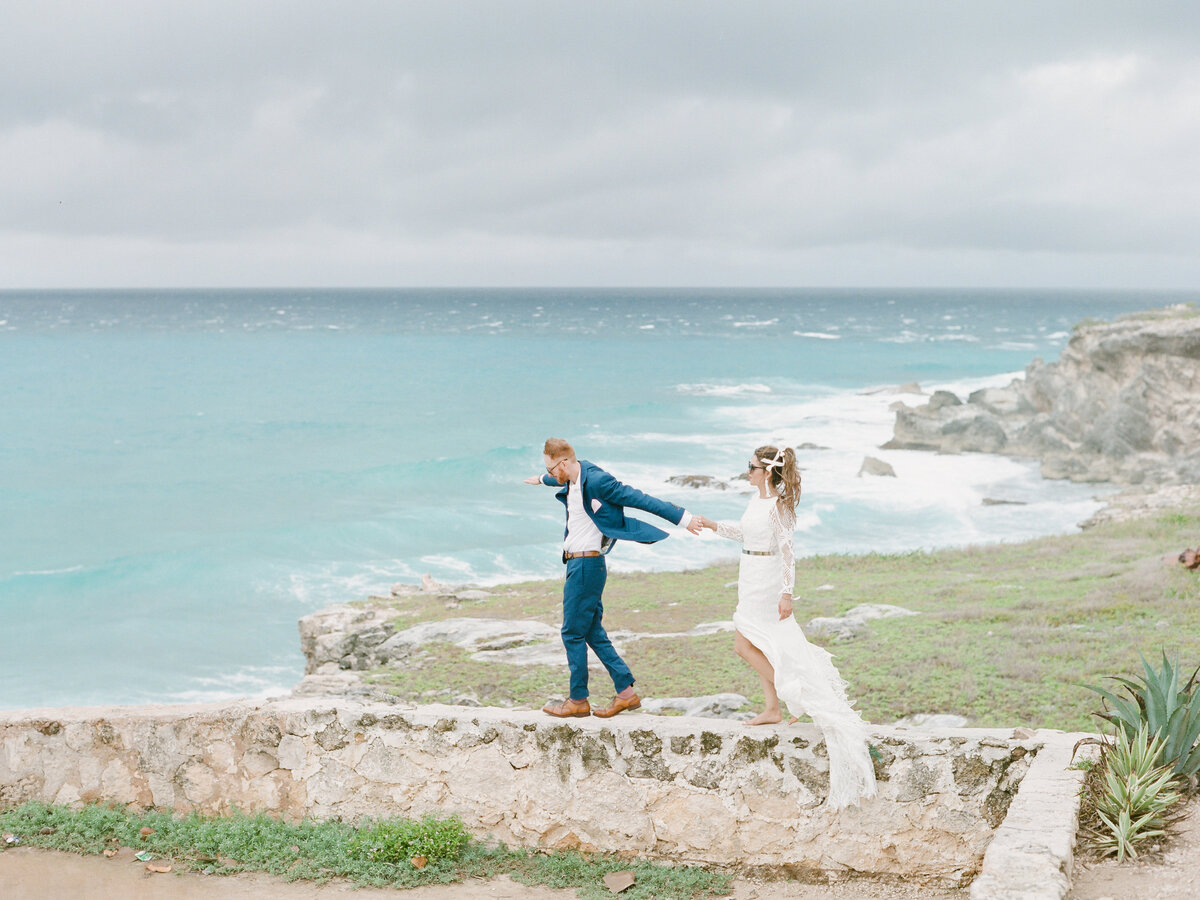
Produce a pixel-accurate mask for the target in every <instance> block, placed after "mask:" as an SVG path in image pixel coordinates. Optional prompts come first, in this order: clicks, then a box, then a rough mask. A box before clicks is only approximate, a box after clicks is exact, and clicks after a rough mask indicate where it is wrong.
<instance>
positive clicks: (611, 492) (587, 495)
mask: <svg viewBox="0 0 1200 900" xmlns="http://www.w3.org/2000/svg"><path fill="white" fill-rule="evenodd" d="M542 484H544V485H547V486H549V487H558V488H559V491H558V493H557V494H556V495H555V496H556V497H557V498H558V499H559V500H560V501H562V505H563V507H564V508H565V507H566V505H567V491H568V490H569V488H570V485H569V484H564V485H562V486H561V487H559V482H558V481H557V480H556V479H554V478H553V477H551V476H550V475H543V476H542ZM579 486H580V488H582V489H583V508H584V511H585V512H587V514H588V517H589V518H590V519H591V520H592V521H593V522H595V523H596V527H597V528H599V529H600V533H601V534H602V535H604V537H605V539H606V540H605V541H604V546H603V547H602V548H601V549H602V550H603V552H605V553H607V552H608V551H609V550H611V549H612V545H613V544H615V543H616V542H617V541H618V540H622V541H637V542H638V543H639V544H653V543H654V542H655V541H661V540H662V539H663V538H665V537H668V535H667V533H666V532H665V531H663V530H662V529H661V528H655V527H654V526H653V525H647V524H646V523H645V522H640V521H638V520H637V519H631V518H626V516H625V507H626V506H632V507H633V508H634V509H642V510H645V511H646V512H648V513H653V514H654V515H656V516H658V517H659V518H662V519H666V520H667V521H668V522H670V523H671V524H672V525H678V524H679V522H680V520H681V519H682V518H683V508H682V507H680V506H676V505H675V504H674V503H668V502H667V501H666V500H659V499H658V498H657V497H651V496H650V495H649V494H647V493H644V492H642V491H639V490H638V489H637V488H632V487H630V486H629V485H627V484H624V483H622V482H620V481H617V479H615V478H613V477H612V476H611V475H609V474H608V473H607V472H605V471H604V470H603V469H602V468H600V467H599V466H596V465H593V464H592V463H590V462H588V461H587V460H586V459H581V460H580V461H579ZM593 501H595V502H593ZM566 534H567V532H566V529H565V528H564V529H563V537H566Z"/></svg>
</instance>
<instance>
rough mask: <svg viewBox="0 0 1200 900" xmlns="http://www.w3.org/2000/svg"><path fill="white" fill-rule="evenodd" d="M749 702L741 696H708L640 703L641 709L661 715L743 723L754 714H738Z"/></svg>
mask: <svg viewBox="0 0 1200 900" xmlns="http://www.w3.org/2000/svg"><path fill="white" fill-rule="evenodd" d="M749 702H750V701H749V700H747V699H746V698H745V697H743V696H742V695H741V694H709V695H708V696H706V697H655V698H650V699H646V700H643V701H642V709H643V710H644V711H645V712H648V713H655V714H661V713H664V712H666V711H668V710H670V711H672V712H677V713H680V714H681V715H685V716H696V717H698V718H701V719H732V720H734V721H737V722H744V721H745V720H746V719H750V718H753V716H754V713H747V712H738V710H739V709H741V708H742V707H743V706H746V705H747V704H749Z"/></svg>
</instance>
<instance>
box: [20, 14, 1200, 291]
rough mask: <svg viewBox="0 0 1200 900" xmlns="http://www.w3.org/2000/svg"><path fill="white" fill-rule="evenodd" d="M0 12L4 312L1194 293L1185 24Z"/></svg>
mask: <svg viewBox="0 0 1200 900" xmlns="http://www.w3.org/2000/svg"><path fill="white" fill-rule="evenodd" d="M81 7H82V8H81ZM0 13H2V14H3V20H4V21H5V23H6V27H5V34H4V36H3V37H0V42H3V45H2V46H0V50H3V52H0V84H2V85H3V90H2V91H0V286H3V285H4V284H5V283H7V284H8V285H9V286H18V285H31V286H37V285H61V284H73V285H88V284H188V283H203V284H294V283H323V284H328V283H344V284H378V283H388V284H410V283H436V284H459V283H497V284H535V283H605V284H611V283H628V284H636V283H646V284H686V283H720V284H758V283H792V284H808V283H842V284H858V283H864V284H865V283H883V284H891V283H895V284H913V283H917V284H940V283H978V284H1006V283H1047V284H1093V283H1095V284H1129V285H1137V284H1146V285H1147V286H1160V285H1161V286H1180V287H1195V286H1196V285H1197V284H1200V263H1198V261H1197V253H1196V236H1197V234H1200V212H1198V210H1200V203H1198V202H1197V201H1200V178H1198V177H1197V175H1196V174H1195V171H1194V170H1195V165H1194V160H1195V159H1196V157H1197V150H1198V149H1200V53H1197V49H1198V46H1197V45H1198V44H1200V36H1198V35H1200V31H1198V29H1197V28H1196V26H1197V25H1198V24H1200V22H1198V21H1197V19H1198V18H1200V14H1198V13H1197V12H1195V11H1193V8H1192V7H1191V6H1190V5H1187V4H1155V5H1152V6H1149V7H1146V6H1135V5H1133V4H1127V3H1111V4H1105V3H1061V4H1034V3H984V2H980V3H972V4H946V3H928V2H927V3H920V2H918V3H899V2H896V3H872V4H847V3H835V2H823V3H803V4H798V3H794V2H786V3H765V2H751V3H739V4H730V3H703V2H700V3H697V2H688V3H682V2H680V3H606V4H594V5H587V6H585V5H583V4H575V3H560V2H555V3H550V2H508V3H495V2H457V3H456V2H439V3H394V2H380V3H364V2H347V3H343V4H328V3H321V2H308V3H304V2H294V3H284V2H241V3H204V4H193V3H177V4H158V3H149V2H146V3H123V2H115V3H111V4H104V5H102V6H101V5H99V4H86V5H80V4H68V3H53V2H46V3H39V4H25V3H13V2H3V0H0Z"/></svg>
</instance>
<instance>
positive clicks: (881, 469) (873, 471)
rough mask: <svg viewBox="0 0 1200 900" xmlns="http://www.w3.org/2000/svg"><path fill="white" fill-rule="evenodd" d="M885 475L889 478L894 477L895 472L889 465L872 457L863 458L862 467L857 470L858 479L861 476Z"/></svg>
mask: <svg viewBox="0 0 1200 900" xmlns="http://www.w3.org/2000/svg"><path fill="white" fill-rule="evenodd" d="M864 474H865V475H886V476H888V477H891V478H895V477H896V470H895V469H893V468H892V466H891V464H890V463H885V462H884V461H883V460H882V459H876V458H875V457H874V456H864V457H863V461H862V465H861V466H860V467H859V469H858V477H859V478H862V477H863V475H864Z"/></svg>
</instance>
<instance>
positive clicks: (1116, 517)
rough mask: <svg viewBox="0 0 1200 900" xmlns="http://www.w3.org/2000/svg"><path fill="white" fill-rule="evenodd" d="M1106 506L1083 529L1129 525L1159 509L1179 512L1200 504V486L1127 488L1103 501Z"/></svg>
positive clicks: (1081, 526)
mask: <svg viewBox="0 0 1200 900" xmlns="http://www.w3.org/2000/svg"><path fill="white" fill-rule="evenodd" d="M1104 502H1105V504H1106V505H1105V507H1104V508H1103V509H1102V510H1100V511H1099V512H1097V513H1096V514H1095V515H1094V516H1092V517H1091V518H1088V519H1085V520H1084V521H1082V522H1080V523H1079V527H1080V528H1085V529H1086V528H1094V527H1095V526H1097V525H1104V524H1106V523H1108V522H1127V521H1129V520H1130V519H1138V518H1141V517H1142V516H1146V515H1152V514H1154V513H1156V512H1159V511H1160V510H1167V509H1178V508H1179V507H1182V506H1192V505H1195V504H1198V503H1200V485H1196V484H1176V485H1170V486H1168V487H1162V488H1152V487H1148V486H1146V485H1138V486H1135V487H1128V488H1125V489H1124V490H1123V491H1121V492H1120V493H1118V494H1112V495H1110V496H1107V497H1105V498H1104Z"/></svg>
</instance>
